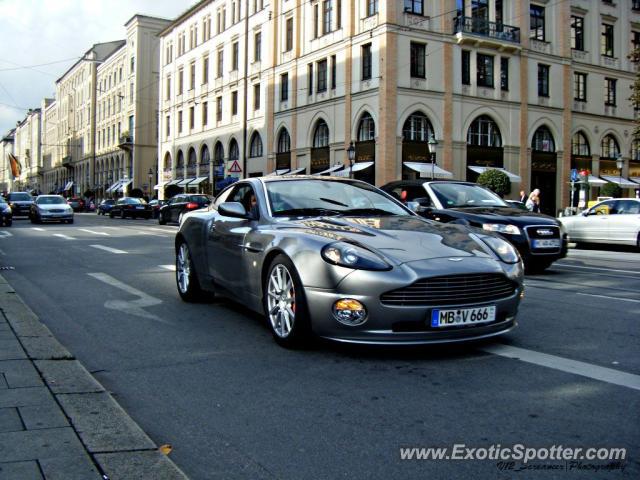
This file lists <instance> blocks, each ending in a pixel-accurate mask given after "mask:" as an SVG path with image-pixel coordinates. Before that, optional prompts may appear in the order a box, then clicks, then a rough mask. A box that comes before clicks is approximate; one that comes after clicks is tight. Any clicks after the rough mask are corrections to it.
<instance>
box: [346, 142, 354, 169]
mask: <svg viewBox="0 0 640 480" xmlns="http://www.w3.org/2000/svg"><path fill="white" fill-rule="evenodd" d="M347 157H348V158H349V178H351V177H352V175H353V160H354V159H355V158H356V147H355V146H354V145H353V142H350V143H349V148H347Z"/></svg>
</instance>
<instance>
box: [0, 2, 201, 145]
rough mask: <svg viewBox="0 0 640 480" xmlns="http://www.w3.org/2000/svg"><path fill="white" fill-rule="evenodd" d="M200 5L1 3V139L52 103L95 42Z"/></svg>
mask: <svg viewBox="0 0 640 480" xmlns="http://www.w3.org/2000/svg"><path fill="white" fill-rule="evenodd" d="M196 1H197V0H0V20H2V30H0V38H1V39H2V40H1V41H0V45H1V46H2V48H0V135H4V134H6V133H7V131H8V130H10V129H11V128H13V127H15V124H16V122H17V121H20V120H22V119H23V118H24V117H25V114H26V111H27V110H28V109H29V108H38V107H40V103H41V101H42V99H43V98H45V97H50V98H52V97H53V96H54V92H55V81H56V80H57V79H58V78H60V76H61V75H62V74H63V73H64V72H65V71H66V70H67V69H68V68H69V67H70V66H71V65H73V64H74V63H75V62H76V61H77V60H78V58H80V57H81V56H82V54H83V53H84V52H85V51H87V50H88V49H89V48H90V47H91V46H92V45H93V44H94V43H100V42H107V41H112V40H124V39H125V37H126V31H125V27H124V24H125V22H126V21H127V20H129V19H130V18H131V17H132V16H133V15H135V14H136V13H141V14H144V15H150V16H156V17H162V18H168V19H174V18H176V17H177V16H178V15H179V14H180V13H182V12H184V11H185V10H187V9H188V8H189V7H191V6H192V5H194V4H195V3H196ZM44 64H48V65H44Z"/></svg>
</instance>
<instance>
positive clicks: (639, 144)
mask: <svg viewBox="0 0 640 480" xmlns="http://www.w3.org/2000/svg"><path fill="white" fill-rule="evenodd" d="M631 160H633V161H636V162H638V161H640V138H635V139H633V141H632V142H631Z"/></svg>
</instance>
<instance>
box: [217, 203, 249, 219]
mask: <svg viewBox="0 0 640 480" xmlns="http://www.w3.org/2000/svg"><path fill="white" fill-rule="evenodd" d="M218 212H219V213H220V215H223V216H225V217H233V218H247V211H246V210H245V208H244V205H242V204H241V203H240V202H224V203H221V204H220V205H219V206H218Z"/></svg>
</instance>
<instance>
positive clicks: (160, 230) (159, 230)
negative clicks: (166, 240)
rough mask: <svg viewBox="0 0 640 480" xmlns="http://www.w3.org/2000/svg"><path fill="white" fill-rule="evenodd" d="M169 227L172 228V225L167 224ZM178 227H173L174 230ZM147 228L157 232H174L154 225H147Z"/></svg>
mask: <svg viewBox="0 0 640 480" xmlns="http://www.w3.org/2000/svg"><path fill="white" fill-rule="evenodd" d="M167 228H172V225H167ZM177 228H178V227H173V228H172V230H176V229H177ZM147 230H153V231H155V232H162V233H174V232H173V231H171V230H167V229H164V228H154V227H147Z"/></svg>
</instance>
